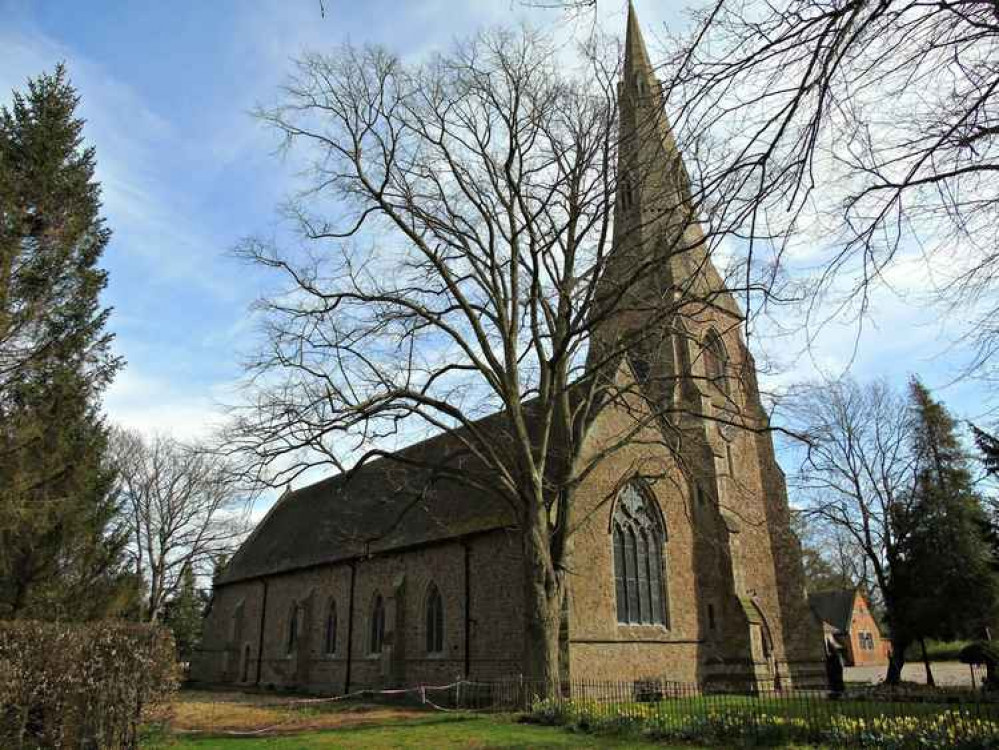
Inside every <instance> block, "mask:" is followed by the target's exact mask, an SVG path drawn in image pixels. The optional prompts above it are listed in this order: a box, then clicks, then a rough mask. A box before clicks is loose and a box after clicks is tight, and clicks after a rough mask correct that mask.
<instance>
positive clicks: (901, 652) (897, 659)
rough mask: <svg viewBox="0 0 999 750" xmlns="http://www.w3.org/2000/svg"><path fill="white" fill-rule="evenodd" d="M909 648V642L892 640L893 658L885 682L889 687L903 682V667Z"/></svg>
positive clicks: (889, 663) (890, 660)
mask: <svg viewBox="0 0 999 750" xmlns="http://www.w3.org/2000/svg"><path fill="white" fill-rule="evenodd" d="M908 647H909V641H908V640H904V641H903V640H896V639H895V638H892V642H891V658H890V659H889V660H888V674H887V675H885V682H886V683H888V684H889V685H898V684H899V683H900V682H901V681H902V667H904V666H905V650H906V649H907V648H908Z"/></svg>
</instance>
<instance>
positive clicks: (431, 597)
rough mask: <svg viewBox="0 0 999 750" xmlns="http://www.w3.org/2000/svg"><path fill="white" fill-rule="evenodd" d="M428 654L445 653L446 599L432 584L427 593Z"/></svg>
mask: <svg viewBox="0 0 999 750" xmlns="http://www.w3.org/2000/svg"><path fill="white" fill-rule="evenodd" d="M426 635H427V653H428V654H440V653H443V651H444V599H443V598H442V597H441V592H440V589H438V588H437V586H435V585H434V584H430V589H429V590H428V591H427V612H426Z"/></svg>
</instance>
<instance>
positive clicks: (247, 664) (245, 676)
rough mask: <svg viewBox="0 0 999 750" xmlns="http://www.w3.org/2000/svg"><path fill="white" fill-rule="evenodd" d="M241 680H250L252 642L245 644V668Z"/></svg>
mask: <svg viewBox="0 0 999 750" xmlns="http://www.w3.org/2000/svg"><path fill="white" fill-rule="evenodd" d="M240 681H241V682H249V681H250V644H248V643H247V644H246V645H245V646H243V669H242V672H241V675H240Z"/></svg>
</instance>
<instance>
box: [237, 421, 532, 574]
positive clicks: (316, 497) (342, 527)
mask: <svg viewBox="0 0 999 750" xmlns="http://www.w3.org/2000/svg"><path fill="white" fill-rule="evenodd" d="M497 416H499V415H492V416H491V417H487V418H486V419H484V420H480V421H479V422H478V423H477V426H479V427H485V428H486V429H492V428H494V427H498V426H499V425H500V424H501V420H500V419H497ZM490 422H491V423H492V425H490V424H489V423H490ZM496 432H497V433H502V430H496ZM393 455H395V456H398V457H399V458H400V459H402V461H411V462H419V463H422V464H428V465H431V464H436V465H443V466H447V467H448V468H449V469H454V470H458V471H462V472H464V473H469V474H474V473H475V472H476V470H477V469H476V467H477V466H479V465H480V462H478V461H477V460H475V459H473V458H472V457H471V456H470V455H469V454H468V453H467V452H466V451H463V450H461V448H460V443H459V441H458V440H457V439H456V438H455V434H454V433H444V434H441V435H437V436H435V437H432V438H430V439H428V440H425V441H423V442H421V443H417V444H415V445H412V446H409V447H407V448H404V449H402V450H401V451H397V452H396V453H395V454H393ZM402 461H400V460H394V459H392V458H378V459H375V460H372V461H370V462H367V463H365V464H364V465H363V466H362V467H361V468H359V469H357V470H353V471H350V472H347V473H344V474H338V475H336V476H333V477H330V478H328V479H324V480H322V481H319V482H316V483H315V484H312V485H309V486H307V487H303V488H301V489H298V490H295V491H293V492H288V493H286V494H285V495H283V496H282V497H281V498H280V499H279V500H278V501H277V502H276V503H275V504H274V506H273V507H272V508H271V510H270V511H269V512H268V513H267V515H266V516H264V518H263V519H262V520H261V521H260V523H259V524H257V527H256V528H255V529H254V531H253V533H252V534H251V535H250V536H249V538H247V540H246V541H245V542H244V543H243V545H242V546H241V547H240V549H239V551H238V552H237V553H236V554H235V555H234V556H233V558H232V560H230V561H229V564H228V565H227V566H226V568H225V571H224V572H223V573H222V575H221V577H220V578H219V580H218V584H221V585H224V584H228V583H234V582H236V581H241V580H245V579H248V578H255V577H259V576H263V575H272V574H275V573H281V572H285V571H290V570H296V569H300V568H304V567H309V566H315V565H321V564H327V563H332V562H337V561H340V560H346V559H350V558H353V557H357V556H361V555H367V554H374V553H377V552H384V551H387V550H392V549H398V548H402V547H410V546H414V545H419V544H426V543H429V542H434V541H440V540H444V539H453V538H456V537H460V536H464V535H466V534H470V533H475V532H481V531H488V530H490V529H497V528H503V527H508V526H512V525H514V523H515V518H514V515H513V512H512V509H511V508H510V506H509V505H507V504H506V503H504V502H502V501H501V500H499V499H498V498H496V497H495V496H494V495H490V494H488V493H483V492H476V490H475V489H473V488H471V487H469V486H467V485H465V484H463V483H459V482H457V481H455V480H453V479H452V480H448V479H442V478H441V477H440V476H438V475H435V474H434V472H433V470H432V469H431V468H429V466H428V467H424V466H414V465H413V464H412V463H403V462H402Z"/></svg>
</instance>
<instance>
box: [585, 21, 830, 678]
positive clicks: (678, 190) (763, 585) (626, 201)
mask: <svg viewBox="0 0 999 750" xmlns="http://www.w3.org/2000/svg"><path fill="white" fill-rule="evenodd" d="M618 97H619V118H620V125H619V140H618V182H617V198H616V205H615V221H614V227H615V229H614V248H613V250H612V252H611V254H610V256H609V259H608V261H607V265H606V267H605V269H604V273H603V275H602V278H601V282H600V284H599V286H598V291H597V303H596V308H597V313H596V314H597V315H601V316H602V317H601V321H600V324H599V325H598V326H597V327H596V328H595V333H594V337H593V341H592V343H591V349H590V354H589V358H590V359H589V365H590V367H592V368H596V369H603V370H604V371H605V372H606V373H607V376H608V377H620V370H621V367H623V365H622V364H621V363H622V362H627V365H628V367H627V370H628V371H630V373H631V376H632V377H633V378H634V379H635V381H637V383H638V384H639V386H640V388H641V390H642V391H643V394H644V397H645V398H646V399H647V400H648V402H649V403H651V404H652V405H653V406H652V408H653V409H654V410H655V411H657V412H658V413H659V414H660V416H659V419H658V421H659V425H660V429H661V430H662V431H663V434H664V440H663V442H664V445H669V446H671V448H670V450H671V452H672V453H673V457H674V459H675V462H676V465H677V467H678V473H679V474H680V475H682V477H683V479H682V482H680V484H681V485H682V487H681V492H682V494H683V502H682V504H681V505H682V507H677V508H674V509H672V510H670V509H668V508H664V509H663V513H664V518H665V519H666V526H667V532H666V533H667V536H668V535H669V533H670V532H671V529H670V528H669V527H670V526H672V527H673V528H676V527H677V526H679V525H681V524H683V525H685V524H688V523H689V527H690V528H689V535H688V536H687V537H686V538H687V541H686V542H684V544H685V546H686V549H684V550H682V552H681V551H680V550H677V551H675V552H670V550H669V547H670V545H674V542H672V541H670V542H667V544H666V547H667V556H669V555H670V554H671V555H672V557H673V559H674V560H675V561H677V563H678V565H679V564H682V565H683V566H684V569H685V571H686V570H687V569H689V573H690V577H691V579H692V580H691V582H690V584H689V593H690V594H692V595H693V598H694V600H695V601H693V602H690V604H689V605H690V606H692V607H693V608H694V609H695V612H696V616H695V617H694V620H693V622H691V623H688V625H686V626H684V627H685V628H686V630H685V632H681V631H680V629H678V628H673V630H674V631H675V632H674V634H673V635H675V640H676V641H677V642H679V641H682V640H685V639H690V638H691V637H692V636H694V638H693V640H696V642H697V649H696V652H697V653H696V662H697V666H696V679H697V681H698V682H701V683H706V684H711V683H716V684H726V685H733V686H746V685H750V686H753V687H755V688H758V689H773V688H777V689H780V688H786V687H789V686H791V685H794V686H803V685H814V684H821V683H823V682H824V668H823V654H822V632H821V626H820V625H819V623H818V621H817V620H816V619H815V618H814V617H813V616H812V614H811V612H810V610H809V607H808V604H807V598H806V594H805V589H804V575H803V570H802V565H801V551H800V547H799V545H798V543H797V540H796V539H795V537H794V534H793V533H792V532H791V529H790V513H789V509H788V502H787V494H786V489H785V486H784V479H783V473H782V472H781V470H780V468H779V467H778V465H777V463H776V460H775V457H774V449H773V443H772V439H771V435H770V432H769V421H768V416H767V413H766V411H765V409H764V408H763V406H762V404H761V401H760V395H759V390H758V386H757V382H756V367H755V363H754V361H753V358H752V355H751V354H750V352H749V350H748V348H747V346H746V344H745V342H744V341H743V338H742V333H741V331H742V326H743V323H744V316H743V313H742V311H741V309H740V307H739V305H738V303H737V302H736V300H735V298H734V296H733V295H732V293H731V292H730V290H729V288H728V287H727V285H726V283H725V281H724V279H723V278H722V277H721V275H720V274H719V272H718V270H717V269H716V268H715V266H714V264H713V263H712V259H711V246H712V243H711V241H710V240H711V238H710V237H709V236H707V235H706V234H705V230H704V228H703V227H702V225H701V224H700V222H699V221H698V210H697V209H698V207H697V201H696V199H695V198H694V197H693V196H692V194H691V183H690V180H689V178H688V174H687V171H686V169H685V166H684V164H683V161H682V158H681V155H680V152H679V149H678V147H677V143H676V140H675V137H674V134H673V131H672V129H671V127H670V123H669V121H668V119H667V117H666V114H665V108H664V101H663V96H662V92H661V86H660V83H659V81H658V80H657V79H656V76H655V71H654V68H653V66H652V63H651V60H650V57H649V54H648V51H647V49H646V46H645V41H644V39H643V37H642V33H641V29H640V27H639V24H638V18H637V15H636V13H635V10H634V7H633V6H632V5H631V4H629V10H628V22H627V35H626V41H625V56H624V66H623V73H622V79H621V81H620V83H619V90H618ZM602 300H608V303H607V306H606V310H608V311H611V312H607V313H606V314H603V313H602V312H601V307H600V303H601V301H602ZM611 300H613V302H611ZM674 484H675V483H674ZM657 492H658V491H657ZM675 493H676V490H675V489H674V494H675ZM668 502H674V501H668ZM660 504H663V502H662V501H661V503H660ZM671 516H672V517H671ZM674 536H676V535H674ZM676 544H679V542H677V543H676ZM674 547H675V545H674ZM677 585H678V584H677ZM626 632H632V631H619V633H618V635H619V636H620V635H623V634H624V633H626ZM584 671H589V672H590V673H592V671H593V670H592V669H587V670H584Z"/></svg>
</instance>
